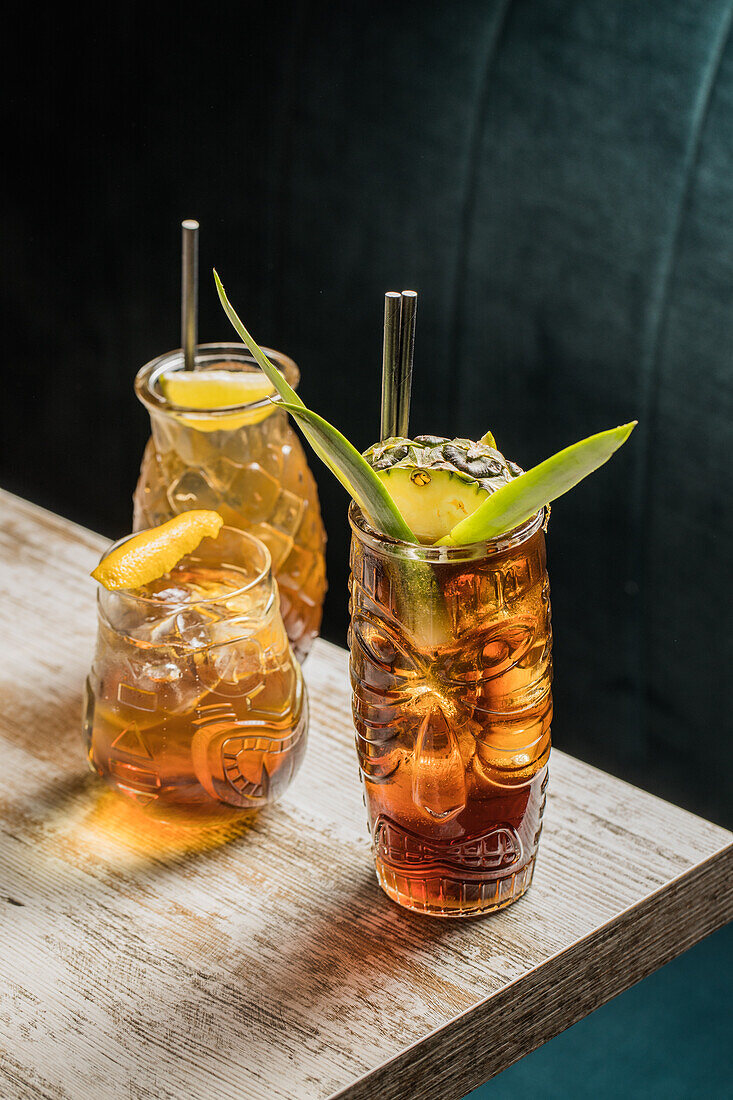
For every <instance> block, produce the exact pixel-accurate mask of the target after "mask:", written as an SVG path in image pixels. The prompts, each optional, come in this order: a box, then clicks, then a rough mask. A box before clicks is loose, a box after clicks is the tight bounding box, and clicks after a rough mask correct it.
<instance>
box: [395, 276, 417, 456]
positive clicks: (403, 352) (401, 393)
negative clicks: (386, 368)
mask: <svg viewBox="0 0 733 1100" xmlns="http://www.w3.org/2000/svg"><path fill="white" fill-rule="evenodd" d="M416 316H417V291H415V290H403V291H402V309H401V311H400V361H399V367H398V370H397V380H396V384H395V394H396V406H397V407H396V410H395V428H396V430H395V432H394V435H399V436H402V437H403V438H405V437H407V436H408V435H409V428H410V397H411V395H412V362H413V359H414V358H415V319H416Z"/></svg>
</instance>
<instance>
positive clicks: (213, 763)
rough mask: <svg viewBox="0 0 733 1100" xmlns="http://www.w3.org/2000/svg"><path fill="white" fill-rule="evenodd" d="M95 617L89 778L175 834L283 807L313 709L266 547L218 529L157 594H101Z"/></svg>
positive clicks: (157, 584) (156, 587) (158, 585)
mask: <svg viewBox="0 0 733 1100" xmlns="http://www.w3.org/2000/svg"><path fill="white" fill-rule="evenodd" d="M122 541H125V540H122ZM98 607H99V632H98V637H97V649H96V654H95V658H94V664H93V667H92V671H91V674H90V676H89V679H88V681H87V690H86V715H85V721H84V736H85V743H86V748H87V753H88V758H89V763H90V765H91V767H92V768H93V769H94V770H95V771H96V772H97V773H98V774H99V775H100V776H101V777H102V778H103V779H104V780H106V782H107V783H109V784H110V785H111V786H112V787H114V788H115V789H116V790H118V791H119V792H120V793H121V794H123V795H126V796H127V797H128V798H130V799H132V800H133V801H134V802H135V803H136V804H137V805H138V806H140V807H142V808H143V809H144V810H145V811H146V812H148V813H149V814H152V815H154V816H155V817H157V818H159V819H161V820H163V821H167V822H175V823H180V824H191V825H201V824H209V823H212V824H215V823H218V822H220V821H222V820H228V819H231V818H238V817H241V816H243V815H248V814H252V813H253V812H255V811H257V810H259V809H261V808H262V807H264V806H266V805H268V804H269V803H270V802H273V801H274V800H275V799H277V798H278V797H279V796H280V795H281V794H282V793H283V791H284V790H285V788H286V787H287V786H288V784H289V783H290V781H291V779H292V777H293V775H294V774H295V772H296V770H297V768H298V767H299V765H300V763H301V760H302V758H303V754H304V752H305V744H306V729H307V715H308V709H307V702H306V696H305V689H304V687H303V679H302V674H301V671H300V667H299V665H298V664H297V662H296V661H295V659H294V657H293V654H292V651H291V648H290V645H289V643H288V638H287V635H286V633H285V629H284V626H283V622H282V619H281V617H280V613H279V607H278V595H277V589H276V587H275V585H274V584H273V581H272V577H271V572H270V556H269V553H268V551H267V549H266V547H265V546H264V545H263V544H262V543H260V542H258V540H257V539H254V538H252V537H251V536H250V535H247V534H245V533H243V532H242V531H239V530H236V529H233V528H227V527H224V528H223V529H222V530H221V531H220V533H219V535H218V537H217V538H205V539H203V541H202V542H201V543H200V544H199V546H198V547H197V549H196V550H194V551H192V552H191V553H190V554H188V555H187V556H185V557H184V558H182V559H181V560H180V561H179V562H178V564H177V565H176V566H175V567H174V568H173V569H171V571H170V572H169V573H166V574H165V575H164V576H162V577H160V578H159V579H158V580H155V581H151V582H149V583H148V584H146V585H144V586H143V587H141V588H138V589H135V590H132V591H130V590H118V591H108V590H107V589H106V588H101V587H100V590H99V600H98Z"/></svg>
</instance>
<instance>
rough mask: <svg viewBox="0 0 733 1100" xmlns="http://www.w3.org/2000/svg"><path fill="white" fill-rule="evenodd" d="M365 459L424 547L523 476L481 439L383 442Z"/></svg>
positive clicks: (391, 440)
mask: <svg viewBox="0 0 733 1100" xmlns="http://www.w3.org/2000/svg"><path fill="white" fill-rule="evenodd" d="M484 438H486V437H484ZM492 438H493V437H492ZM364 457H365V458H366V460H367V462H368V463H369V465H370V466H371V467H372V469H373V470H374V471H375V473H376V474H377V476H378V477H379V479H380V480H381V481H382V482H383V483H384V485H385V486H386V488H387V490H388V492H389V494H390V496H391V497H392V499H393V500H394V502H395V504H396V505H397V507H398V508H399V510H400V512H401V513H402V515H403V516H404V518H405V521H406V522H407V524H408V525H409V526H410V528H411V529H412V531H413V532H414V533H415V537H416V538H417V539H419V541H420V542H421V543H422V544H423V545H432V544H433V543H435V542H437V541H438V540H439V539H441V538H443V537H444V536H445V535H447V534H448V532H449V531H451V530H452V529H453V527H455V525H456V524H457V523H459V522H460V521H461V520H462V519H465V518H466V517H467V516H469V515H471V514H472V513H473V512H475V510H476V509H477V508H478V507H479V505H480V504H481V503H482V502H483V501H484V500H485V499H486V497H487V496H488V495H490V494H491V493H493V492H495V491H496V490H497V489H498V488H500V486H502V485H506V484H507V483H508V482H509V481H511V480H512V478H514V477H517V476H518V475H519V474H520V473H521V472H522V471H521V470H520V468H519V467H518V466H516V465H515V464H514V463H509V462H507V460H506V459H505V458H504V456H503V455H502V454H501V452H500V451H498V450H497V449H496V447H492V446H490V445H489V444H488V443H487V442H484V441H483V440H482V441H480V442H474V441H473V440H470V439H460V438H459V439H446V438H444V437H443V436H416V437H415V438H414V439H403V438H398V437H393V438H391V439H385V440H383V441H382V442H380V443H375V444H374V446H373V447H369V449H368V450H366V451H365V452H364Z"/></svg>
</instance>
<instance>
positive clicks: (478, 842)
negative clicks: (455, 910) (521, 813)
mask: <svg viewBox="0 0 733 1100" xmlns="http://www.w3.org/2000/svg"><path fill="white" fill-rule="evenodd" d="M374 847H375V850H376V854H377V856H379V858H380V859H381V860H382V861H383V862H384V863H387V864H389V865H390V866H391V867H393V868H394V869H396V870H397V869H398V870H401V871H406V872H408V873H409V871H418V870H419V871H420V873H421V874H424V872H425V871H428V870H440V869H446V868H448V869H451V870H460V871H463V872H466V871H468V872H480V873H486V872H497V871H501V872H503V871H506V870H508V869H509V868H510V867H513V866H515V865H516V864H519V863H521V862H522V857H523V854H524V853H523V848H522V841H521V839H520V837H519V834H518V833H517V830H516V829H515V828H514V827H513V826H512V825H495V826H494V827H493V828H492V829H489V831H488V832H486V833H483V834H482V835H481V836H479V837H473V838H470V839H466V840H439V841H431V840H425V838H424V837H420V836H418V835H417V834H416V833H413V832H411V831H410V830H409V829H404V828H403V827H402V826H401V825H397V824H395V822H393V821H390V819H389V818H388V817H385V816H384V815H380V816H379V817H378V818H377V821H376V824H375V826H374Z"/></svg>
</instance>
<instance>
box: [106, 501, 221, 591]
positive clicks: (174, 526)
mask: <svg viewBox="0 0 733 1100" xmlns="http://www.w3.org/2000/svg"><path fill="white" fill-rule="evenodd" d="M223 523H224V520H223V519H222V518H221V516H220V515H219V513H218V512H209V511H204V510H203V509H197V510H194V511H191V512H182V513H181V515H180V516H174V517H173V519H169V520H167V522H166V523H161V525H160V527H151V528H150V530H149V531H141V532H140V534H139V535H134V536H133V537H132V538H131V539H127V540H126V542H123V544H122V545H121V546H118V547H117V548H116V549H114V550H112V551H110V553H109V554H107V556H106V557H105V558H102V560H101V561H100V563H99V565H98V566H97V568H96V569H95V570H94V571H93V573H92V576H93V577H94V579H95V581H99V583H100V584H102V585H104V587H105V588H108V589H110V591H112V590H114V589H118V588H140V587H141V586H142V585H144V584H149V583H150V581H154V580H157V579H158V577H162V576H164V574H165V573H170V571H171V569H172V568H173V566H174V565H176V564H177V563H178V562H179V561H180V560H181V558H183V557H185V556H186V554H190V553H191V551H192V550H195V549H196V547H197V546H198V544H199V543H200V542H201V540H202V539H203V538H206V536H207V535H208V536H210V537H211V538H216V536H217V535H218V534H219V531H220V530H221V526H222V524H223Z"/></svg>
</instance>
